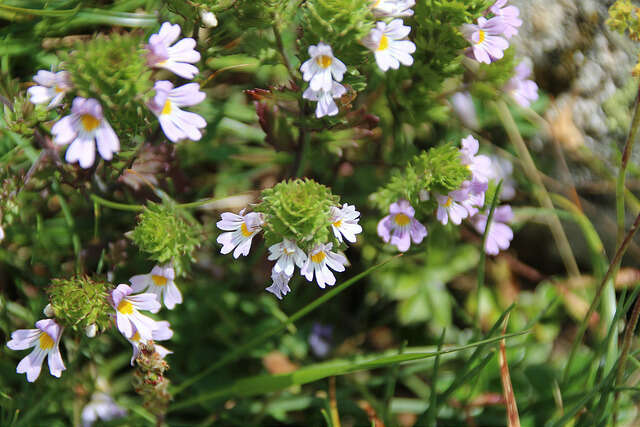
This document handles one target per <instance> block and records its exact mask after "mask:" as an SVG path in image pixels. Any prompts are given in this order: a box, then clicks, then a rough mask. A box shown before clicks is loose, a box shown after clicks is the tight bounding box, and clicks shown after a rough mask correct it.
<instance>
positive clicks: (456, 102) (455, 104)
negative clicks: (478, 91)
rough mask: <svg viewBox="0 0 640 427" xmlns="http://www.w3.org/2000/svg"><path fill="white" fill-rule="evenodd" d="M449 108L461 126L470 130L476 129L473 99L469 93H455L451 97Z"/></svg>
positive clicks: (476, 119)
mask: <svg viewBox="0 0 640 427" xmlns="http://www.w3.org/2000/svg"><path fill="white" fill-rule="evenodd" d="M449 101H450V102H451V107H452V108H453V111H454V112H455V113H456V115H457V116H458V118H459V119H460V121H461V122H462V124H463V125H465V126H466V127H468V128H470V129H478V128H479V125H478V116H477V115H476V107H475V105H473V98H471V94H470V93H469V92H456V93H454V94H453V95H451V99H450V100H449Z"/></svg>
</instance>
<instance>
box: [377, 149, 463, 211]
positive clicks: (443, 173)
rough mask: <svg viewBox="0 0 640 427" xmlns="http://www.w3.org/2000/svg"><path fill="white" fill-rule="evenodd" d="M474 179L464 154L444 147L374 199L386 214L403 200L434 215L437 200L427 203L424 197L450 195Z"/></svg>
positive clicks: (411, 164) (411, 167)
mask: <svg viewBox="0 0 640 427" xmlns="http://www.w3.org/2000/svg"><path fill="white" fill-rule="evenodd" d="M470 178H471V172H470V171H469V169H468V168H467V167H466V166H465V165H463V164H462V162H461V161H460V150H458V148H457V147H455V146H453V145H452V144H444V145H441V146H439V147H435V148H432V149H430V150H429V151H427V152H423V153H421V154H418V155H416V156H415V157H414V158H413V159H412V160H411V161H410V162H409V164H408V165H407V167H406V168H405V169H404V171H402V172H401V173H398V174H397V175H395V176H394V177H392V178H391V181H390V182H389V184H387V185H386V186H385V187H383V188H381V189H380V190H378V191H377V192H376V193H374V194H373V195H372V196H371V198H372V200H373V201H374V203H375V204H376V205H377V206H378V208H380V209H381V210H383V211H385V212H386V211H387V210H388V209H389V205H390V204H391V203H394V202H397V201H398V200H400V199H406V200H408V201H409V202H410V203H411V205H412V206H414V207H415V208H416V209H417V210H418V209H419V210H422V211H423V212H424V213H427V212H432V211H433V210H434V209H435V208H436V207H437V202H436V201H435V200H434V198H433V197H430V198H429V199H428V200H423V199H424V197H422V198H421V197H420V193H421V192H424V191H427V192H429V193H434V192H435V193H440V194H447V193H449V192H450V191H453V190H457V189H459V188H460V187H461V186H462V183H463V182H464V181H466V180H468V179H470Z"/></svg>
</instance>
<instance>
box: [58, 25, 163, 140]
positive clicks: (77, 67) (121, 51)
mask: <svg viewBox="0 0 640 427" xmlns="http://www.w3.org/2000/svg"><path fill="white" fill-rule="evenodd" d="M145 55H146V51H145V49H144V48H143V46H142V38H141V37H140V36H139V35H137V34H133V33H125V34H117V33H114V34H112V35H110V36H104V35H97V36H96V37H95V38H92V39H91V40H90V41H88V42H81V43H77V44H76V45H75V46H74V48H73V50H72V51H71V52H68V53H65V54H64V55H63V56H62V58H63V69H64V70H66V71H68V72H69V73H70V74H71V80H72V82H73V86H74V88H75V89H76V93H77V95H79V96H82V97H85V98H96V99H98V100H99V101H100V104H101V105H102V110H103V112H104V115H105V117H106V118H107V120H108V121H109V123H110V124H111V126H112V127H113V129H114V130H115V132H116V134H117V135H118V137H119V138H120V141H121V142H124V143H125V144H126V143H128V140H129V139H130V138H131V137H133V135H136V134H137V133H139V132H141V131H142V130H143V129H146V127H147V126H148V123H147V122H146V121H145V118H146V117H149V115H150V113H149V112H148V109H147V108H146V107H145V105H144V103H145V101H146V100H148V99H149V98H150V97H151V95H152V92H151V89H152V87H153V80H152V78H151V77H152V72H151V70H150V69H149V67H148V66H147V64H146V57H145Z"/></svg>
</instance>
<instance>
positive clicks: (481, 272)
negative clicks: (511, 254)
mask: <svg viewBox="0 0 640 427" xmlns="http://www.w3.org/2000/svg"><path fill="white" fill-rule="evenodd" d="M501 188H502V180H500V182H498V186H497V187H496V192H495V194H494V195H493V200H491V207H490V209H489V216H488V217H487V225H485V227H484V234H483V235H482V249H481V250H480V264H478V277H477V280H478V284H477V286H476V294H477V295H476V325H477V326H478V327H479V328H480V329H482V328H481V327H480V321H481V319H480V292H481V291H482V286H484V270H485V263H486V258H487V254H486V253H485V251H484V247H485V245H486V244H487V236H488V235H489V229H490V228H491V221H492V220H493V213H494V212H495V210H496V206H497V205H498V201H499V198H500V189H501Z"/></svg>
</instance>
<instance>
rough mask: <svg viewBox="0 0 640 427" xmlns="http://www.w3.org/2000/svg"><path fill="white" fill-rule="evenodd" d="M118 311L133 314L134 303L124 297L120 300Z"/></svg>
mask: <svg viewBox="0 0 640 427" xmlns="http://www.w3.org/2000/svg"><path fill="white" fill-rule="evenodd" d="M118 311H119V312H120V313H122V314H125V315H126V314H131V313H133V304H131V303H130V302H129V301H127V300H126V299H123V300H122V301H120V304H118Z"/></svg>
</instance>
